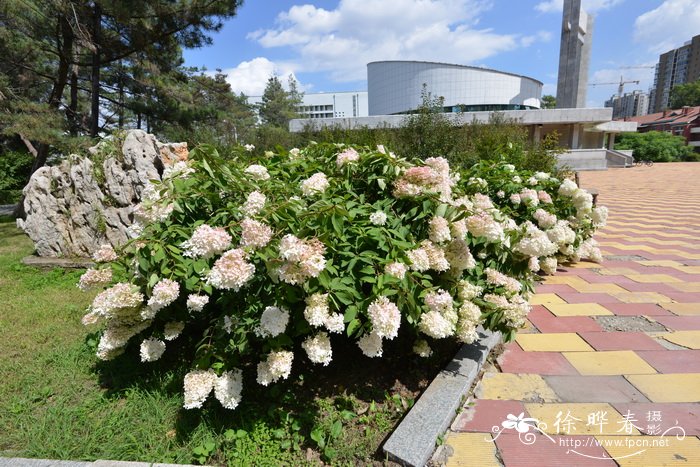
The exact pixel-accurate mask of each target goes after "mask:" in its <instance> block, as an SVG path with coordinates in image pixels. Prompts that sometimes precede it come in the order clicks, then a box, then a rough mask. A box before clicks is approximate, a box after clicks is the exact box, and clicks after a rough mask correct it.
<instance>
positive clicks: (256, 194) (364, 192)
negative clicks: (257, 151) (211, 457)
mask: <svg viewBox="0 0 700 467" xmlns="http://www.w3.org/2000/svg"><path fill="white" fill-rule="evenodd" d="M243 154H244V153H242V154H241V155H243ZM190 156H191V158H190V160H189V161H188V162H177V163H175V164H174V165H173V166H171V167H168V168H166V170H165V172H164V173H163V177H162V181H158V182H156V181H154V182H153V183H152V185H151V186H150V187H148V188H147V190H146V191H145V196H144V200H143V202H142V203H141V205H139V206H138V207H137V208H136V209H135V215H136V217H137V219H138V222H137V223H135V224H134V225H133V226H132V228H131V231H132V235H133V236H134V240H132V241H131V242H130V243H129V244H128V245H126V246H125V247H124V249H123V251H120V252H119V253H118V254H117V253H116V252H114V251H113V250H111V248H109V247H103V248H102V249H100V250H99V251H98V252H96V253H95V258H94V259H95V260H96V261H97V262H98V263H100V264H99V266H98V268H97V269H94V270H88V271H87V272H86V273H85V275H84V276H83V277H82V278H81V281H80V284H79V286H80V287H81V288H82V289H89V288H92V287H103V286H107V285H109V284H110V283H112V282H115V280H113V278H120V279H121V281H120V282H117V283H116V284H114V285H112V286H111V287H109V288H107V289H105V290H103V291H102V292H101V293H99V294H98V295H97V297H96V298H95V300H94V302H93V304H92V306H91V307H90V309H89V310H88V313H87V314H86V315H85V317H84V319H83V321H84V322H85V323H86V324H101V325H103V326H104V331H103V333H102V336H101V339H100V342H99V345H98V348H97V356H98V357H99V358H100V359H103V360H110V359H112V358H114V357H116V356H117V355H119V354H121V353H123V352H124V350H125V349H126V348H127V344H128V343H129V342H130V341H137V342H140V346H139V353H140V358H141V361H143V362H154V361H157V360H158V359H159V358H160V357H161V356H162V355H163V353H164V352H181V353H182V355H180V356H179V357H180V361H182V362H183V364H186V365H188V366H189V367H190V368H191V371H189V373H188V374H187V375H186V376H185V378H184V407H185V408H188V409H191V408H199V407H202V405H203V404H204V402H205V401H206V400H207V398H209V396H210V395H211V393H212V392H213V394H214V397H215V398H216V399H218V401H219V402H220V403H221V405H223V406H224V407H226V408H229V409H234V408H236V406H237V405H238V404H239V403H240V401H241V397H242V390H243V386H244V381H243V371H242V370H243V369H246V368H254V369H255V380H256V381H252V380H251V381H246V382H245V384H246V385H255V384H258V385H262V386H268V385H270V384H274V383H275V382H277V381H279V380H282V379H286V378H288V377H289V375H290V373H291V372H292V370H293V362H294V361H295V359H299V358H307V359H309V360H310V361H311V362H313V363H315V364H318V365H328V364H329V363H330V362H331V361H332V360H333V341H337V340H339V339H351V340H353V341H355V342H356V343H357V347H358V350H357V352H358V358H365V357H362V354H364V356H366V357H370V358H378V357H381V356H382V354H383V351H384V346H383V344H384V342H385V341H387V340H392V339H394V338H396V337H397V336H398V334H399V333H406V334H407V335H410V336H412V337H413V338H414V339H415V345H414V352H415V353H416V354H418V355H419V356H422V357H426V356H429V355H430V354H431V352H432V351H431V343H433V342H434V341H435V340H436V339H446V338H449V339H456V340H458V341H460V342H465V343H471V342H473V341H474V340H475V339H476V338H477V337H478V336H477V333H476V327H477V326H478V325H480V324H483V326H484V327H486V328H488V329H493V330H498V331H501V332H503V333H504V335H505V336H506V338H507V339H511V338H512V337H513V335H514V333H515V331H516V330H517V329H518V328H519V327H521V326H522V325H523V324H524V322H525V317H526V315H527V313H528V312H529V305H528V303H527V299H528V294H529V292H530V291H531V290H532V286H533V281H534V279H535V273H537V272H541V273H545V274H549V273H554V272H555V270H556V266H557V264H558V263H559V262H567V261H576V260H579V259H582V258H590V259H593V260H596V259H597V258H599V256H600V252H599V251H598V249H597V248H596V247H595V243H594V241H593V240H592V238H591V236H592V234H593V232H594V230H595V228H596V227H598V226H600V225H602V224H604V221H605V217H606V215H607V212H606V210H605V208H593V207H592V199H591V196H590V194H588V193H586V192H585V191H584V190H581V189H579V188H577V187H576V185H575V184H574V183H573V182H571V181H570V180H564V181H560V180H557V179H555V178H553V177H552V176H550V175H548V174H544V173H529V172H518V171H517V170H515V168H514V167H512V166H509V165H507V164H490V163H489V164H487V163H482V164H480V165H477V166H475V167H473V168H471V169H469V170H467V171H464V172H462V173H456V172H454V171H452V170H451V169H450V167H449V164H448V163H447V161H446V160H444V159H442V158H428V159H426V160H425V161H409V160H406V159H402V158H400V157H397V156H396V155H394V154H392V153H390V152H388V151H386V150H385V149H384V148H382V147H379V148H377V149H376V150H369V149H367V148H353V147H346V146H339V145H330V144H323V145H315V144H312V145H310V146H309V147H307V148H305V149H303V150H301V151H300V150H292V151H290V152H289V153H287V154H269V157H267V158H266V159H264V160H259V161H256V163H255V164H247V163H243V162H237V161H233V162H231V161H223V160H221V159H219V158H218V157H217V155H216V154H215V151H214V150H213V149H211V148H210V147H206V146H203V147H200V148H197V149H195V150H194V151H193V152H192V154H191V155H190ZM184 340H188V341H193V342H196V346H195V347H194V348H195V351H194V353H193V354H192V353H191V351H188V350H185V349H191V348H192V346H185V345H182V344H183V343H182V341H184ZM188 352H189V353H188ZM134 358H138V357H136V356H134Z"/></svg>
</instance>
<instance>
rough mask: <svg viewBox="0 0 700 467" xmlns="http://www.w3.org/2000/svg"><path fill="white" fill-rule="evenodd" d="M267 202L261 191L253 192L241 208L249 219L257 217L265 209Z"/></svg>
mask: <svg viewBox="0 0 700 467" xmlns="http://www.w3.org/2000/svg"><path fill="white" fill-rule="evenodd" d="M266 201H267V196H265V195H264V194H262V193H260V192H259V191H257V190H256V191H253V192H251V193H250V194H249V195H248V197H247V198H246V201H245V203H244V204H243V206H242V207H241V211H243V214H245V215H246V216H249V217H253V216H256V215H258V214H259V213H260V211H262V210H263V208H264V207H265V202H266Z"/></svg>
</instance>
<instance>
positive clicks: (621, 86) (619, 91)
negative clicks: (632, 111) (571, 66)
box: [588, 76, 639, 97]
mask: <svg viewBox="0 0 700 467" xmlns="http://www.w3.org/2000/svg"><path fill="white" fill-rule="evenodd" d="M628 83H635V84H639V80H638V79H637V80H628V81H625V80H624V78H623V77H622V76H620V82H619V83H589V84H588V85H589V86H605V85H609V84H617V96H618V97H622V91H624V90H625V84H628Z"/></svg>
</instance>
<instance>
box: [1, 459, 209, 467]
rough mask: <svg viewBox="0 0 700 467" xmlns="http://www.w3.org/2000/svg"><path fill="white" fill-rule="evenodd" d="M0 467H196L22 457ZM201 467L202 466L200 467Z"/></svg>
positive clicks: (5, 461)
mask: <svg viewBox="0 0 700 467" xmlns="http://www.w3.org/2000/svg"><path fill="white" fill-rule="evenodd" d="M0 467H195V466H194V465H189V464H187V465H185V464H159V463H157V462H128V461H106V460H96V461H94V462H88V461H57V460H52V459H24V458H21V457H0ZM200 467H201V466H200Z"/></svg>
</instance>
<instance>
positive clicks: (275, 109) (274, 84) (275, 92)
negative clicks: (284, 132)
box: [258, 75, 303, 129]
mask: <svg viewBox="0 0 700 467" xmlns="http://www.w3.org/2000/svg"><path fill="white" fill-rule="evenodd" d="M302 99H303V93H301V92H299V90H298V86H297V83H296V81H295V80H294V78H293V77H292V76H291V75H290V76H289V90H288V91H286V90H285V89H284V88H283V87H282V83H281V82H280V80H279V78H278V77H277V76H271V77H270V78H269V79H268V80H267V85H265V91H263V95H262V102H261V103H260V104H259V105H258V114H259V115H260V119H261V120H262V122H263V123H264V124H265V125H270V126H273V127H277V128H284V129H287V128H288V126H289V121H290V120H291V119H293V118H296V117H297V116H298V107H299V105H300V104H301V102H302Z"/></svg>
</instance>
